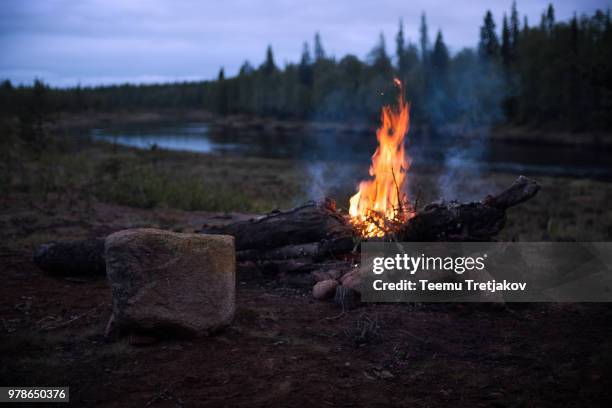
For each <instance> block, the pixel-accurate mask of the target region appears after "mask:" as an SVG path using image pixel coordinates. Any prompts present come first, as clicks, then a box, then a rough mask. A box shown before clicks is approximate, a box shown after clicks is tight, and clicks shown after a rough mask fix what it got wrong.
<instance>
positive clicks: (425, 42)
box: [419, 13, 429, 62]
mask: <svg viewBox="0 0 612 408" xmlns="http://www.w3.org/2000/svg"><path fill="white" fill-rule="evenodd" d="M419 33H420V40H419V41H420V44H421V60H422V61H423V62H425V61H427V54H428V52H429V34H428V33H427V19H426V17H425V13H423V14H421V27H420V28H419Z"/></svg>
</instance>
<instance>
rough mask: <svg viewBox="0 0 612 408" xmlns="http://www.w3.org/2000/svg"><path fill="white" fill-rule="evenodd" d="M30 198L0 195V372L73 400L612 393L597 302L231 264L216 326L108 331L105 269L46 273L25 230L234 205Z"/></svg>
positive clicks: (521, 214) (221, 401) (192, 224)
mask: <svg viewBox="0 0 612 408" xmlns="http://www.w3.org/2000/svg"><path fill="white" fill-rule="evenodd" d="M559 183H560V184H566V183H562V182H561V181H560V182H559ZM580 188H582V186H581V187H580ZM586 191H589V192H590V191H594V190H593V189H588V188H587V189H586ZM597 194H604V196H607V195H608V194H609V191H608V190H606V191H605V192H604V193H602V192H601V191H598V192H597ZM544 197H546V196H544ZM572 197H573V196H571V195H570V200H571V199H573V198H572ZM30 198H31V197H29V196H28V195H20V194H17V193H15V194H10V195H8V196H6V197H2V198H0V214H2V215H1V217H0V227H1V228H0V238H1V239H0V274H1V277H2V285H1V286H0V316H1V321H0V322H1V326H0V333H1V334H0V359H1V363H0V384H2V385H9V384H12V385H23V386H26V385H27V386H44V385H47V386H60V385H69V386H70V397H71V402H72V405H75V406H141V407H142V406H152V407H165V406H210V407H217V406H236V407H247V406H248V407H270V406H282V407H290V406H315V405H316V406H341V407H343V406H350V407H361V406H366V407H377V406H381V407H382V406H385V407H386V406H446V405H448V406H470V407H472V406H490V405H498V406H555V407H556V406H610V405H609V403H610V402H612V395H611V390H612V324H611V323H612V307H610V306H608V305H606V304H514V305H508V306H507V307H502V306H493V305H482V304H481V305H474V304H470V305H468V304H401V305H399V304H398V305H394V304H373V305H365V306H363V307H360V308H358V309H355V310H351V311H345V312H342V311H341V310H339V309H338V308H337V307H336V306H334V305H333V304H332V303H328V302H320V301H315V300H314V299H312V297H311V296H310V293H309V292H308V291H307V290H305V289H302V288H294V287H289V286H283V285H281V284H279V283H277V282H276V281H274V280H273V278H271V277H265V276H260V275H258V274H253V273H246V271H239V276H238V282H237V287H238V297H237V313H236V318H235V321H234V323H233V324H232V325H231V326H230V327H228V328H227V329H225V330H223V331H221V332H219V333H216V334H214V335H212V336H209V337H202V338H195V339H166V340H154V339H149V338H144V337H128V338H110V339H106V338H104V336H103V331H104V326H105V324H106V322H107V319H108V317H109V315H110V290H109V288H108V286H107V283H106V281H105V280H104V279H97V280H84V279H73V278H53V277H49V276H47V275H45V274H44V273H42V272H41V271H39V270H38V269H37V268H36V267H35V266H34V264H33V263H32V261H31V250H32V248H33V247H34V246H36V245H37V244H39V243H41V242H45V241H49V240H54V239H71V238H82V237H86V236H103V235H105V234H108V233H110V232H112V231H114V230H119V229H122V228H127V227H135V226H153V227H159V228H166V229H173V230H177V231H193V230H195V229H197V228H199V227H200V226H201V225H202V224H203V223H221V222H228V221H231V220H232V219H238V218H241V217H244V216H245V215H240V214H221V213H206V212H184V211H178V210H169V209H154V210H146V209H135V208H131V207H123V206H119V205H111V204H102V203H98V202H94V203H88V204H87V206H88V210H87V211H86V212H85V211H84V210H83V206H84V205H85V204H83V203H78V202H77V203H74V202H71V201H70V200H68V199H67V198H65V197H63V196H52V197H51V198H49V199H48V200H47V201H45V202H44V203H38V204H37V203H36V202H32V200H30ZM584 200H585V199H583V201H584ZM592 200H593V198H591V199H586V201H587V203H588V205H591V206H594V207H597V208H598V209H599V208H601V210H598V211H603V212H605V211H607V209H606V207H605V206H599V205H595V204H593V203H592ZM578 201H580V200H578ZM542 204H543V203H541V202H540V203H539V204H533V206H534V207H533V208H532V207H530V206H529V205H527V206H526V207H525V208H523V211H517V212H516V213H512V214H510V216H511V217H512V216H513V215H514V216H515V218H514V220H515V221H513V222H511V223H509V225H508V228H509V229H508V230H507V231H506V233H507V234H508V236H509V237H517V236H518V237H524V236H528V237H531V236H533V235H531V232H529V231H530V230H529V228H528V227H527V226H525V225H523V224H522V223H521V222H517V220H519V221H520V220H525V221H526V222H527V221H528V220H531V222H533V221H534V220H535V222H536V224H537V225H538V227H537V229H538V230H544V231H546V230H547V226H546V221H537V220H538V219H539V218H538V217H544V216H543V215H542V214H541V212H543V211H545V210H546V209H545V208H542ZM536 210H537V211H540V213H538V212H535V211H536ZM530 211H534V212H530ZM83 214H86V216H84V215H83ZM538 214H539V215H538ZM589 214H590V213H589ZM568 217H569V218H571V217H570V215H567V214H566V215H565V216H563V217H562V219H567V218H568ZM573 217H574V218H573V219H574V220H576V216H575V215H574V216H573ZM542 222H543V225H540V224H542ZM550 228H552V227H550V226H549V227H548V229H549V230H550ZM607 228H608V226H607V225H604V226H602V233H603V235H602V236H603V237H605V233H606V232H608V231H609V230H607ZM563 231H566V232H567V231H571V229H569V230H563Z"/></svg>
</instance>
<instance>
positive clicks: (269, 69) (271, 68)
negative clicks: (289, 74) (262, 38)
mask: <svg viewBox="0 0 612 408" xmlns="http://www.w3.org/2000/svg"><path fill="white" fill-rule="evenodd" d="M262 70H263V72H264V74H266V75H270V74H272V73H274V72H275V71H276V64H275V63H274V54H273V53H272V46H271V45H268V49H267V50H266V61H265V62H264V63H263V65H262Z"/></svg>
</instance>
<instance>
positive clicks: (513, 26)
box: [510, 1, 521, 56]
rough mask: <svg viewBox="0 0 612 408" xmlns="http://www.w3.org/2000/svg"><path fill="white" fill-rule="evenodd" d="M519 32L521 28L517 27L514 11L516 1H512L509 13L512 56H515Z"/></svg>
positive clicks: (517, 17) (517, 20)
mask: <svg viewBox="0 0 612 408" xmlns="http://www.w3.org/2000/svg"><path fill="white" fill-rule="evenodd" d="M520 31H521V28H520V26H519V16H518V11H517V10H516V1H513V2H512V11H511V12H510V44H511V48H512V55H513V56H516V49H517V47H518V42H519V33H520Z"/></svg>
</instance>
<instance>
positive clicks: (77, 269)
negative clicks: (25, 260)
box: [32, 238, 106, 276]
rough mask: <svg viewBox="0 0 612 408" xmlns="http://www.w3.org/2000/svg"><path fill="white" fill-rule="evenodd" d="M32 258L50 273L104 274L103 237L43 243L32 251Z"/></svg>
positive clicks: (72, 274)
mask: <svg viewBox="0 0 612 408" xmlns="http://www.w3.org/2000/svg"><path fill="white" fill-rule="evenodd" d="M32 259H33V260H34V263H35V264H36V266H38V267H39V268H40V269H42V270H43V271H45V272H47V273H49V274H50V275H56V276H105V275H106V264H105V261H104V239H103V238H93V239H85V240H80V241H70V242H54V243H50V244H44V245H41V246H40V247H38V248H37V249H36V250H35V251H34V253H33V255H32Z"/></svg>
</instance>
